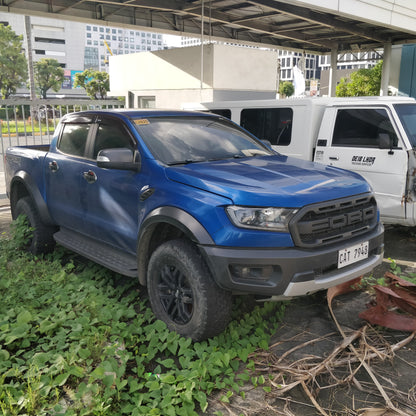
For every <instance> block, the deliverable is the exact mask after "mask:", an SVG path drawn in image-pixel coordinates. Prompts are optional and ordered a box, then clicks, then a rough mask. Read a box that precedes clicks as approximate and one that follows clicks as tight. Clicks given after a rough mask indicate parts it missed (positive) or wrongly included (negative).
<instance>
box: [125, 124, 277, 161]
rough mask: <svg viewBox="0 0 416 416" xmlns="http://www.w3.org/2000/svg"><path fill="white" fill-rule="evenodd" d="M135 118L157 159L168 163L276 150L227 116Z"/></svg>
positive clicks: (269, 153) (249, 154)
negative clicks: (240, 127) (236, 124)
mask: <svg viewBox="0 0 416 416" xmlns="http://www.w3.org/2000/svg"><path fill="white" fill-rule="evenodd" d="M133 121H134V123H135V126H136V129H137V131H138V132H139V134H140V136H141V137H142V139H143V141H144V142H145V144H146V146H147V147H148V148H149V150H150V151H151V152H152V154H153V156H154V157H155V159H158V160H160V161H161V162H163V163H166V164H168V165H174V164H183V163H192V162H205V161H208V160H220V159H229V158H240V157H253V156H264V155H273V154H275V153H274V152H273V151H272V150H270V149H269V148H267V147H266V146H263V144H262V143H260V142H258V141H256V140H255V139H254V138H252V137H251V136H249V135H248V134H247V133H245V132H244V131H243V130H241V129H239V128H238V127H237V126H235V125H233V124H232V123H230V122H228V121H226V120H223V119H218V118H211V117H149V118H146V119H144V118H141V119H135V120H133Z"/></svg>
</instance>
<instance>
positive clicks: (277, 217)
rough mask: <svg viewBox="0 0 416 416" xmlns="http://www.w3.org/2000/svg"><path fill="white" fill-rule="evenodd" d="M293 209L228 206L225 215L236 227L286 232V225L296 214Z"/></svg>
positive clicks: (295, 210)
mask: <svg viewBox="0 0 416 416" xmlns="http://www.w3.org/2000/svg"><path fill="white" fill-rule="evenodd" d="M297 211H298V210H297V209H293V208H273V207H269V208H256V207H239V206H235V205H230V206H228V207H227V213H228V216H229V217H230V219H231V221H232V223H233V224H234V225H236V226H237V227H243V228H254V229H258V230H270V231H282V232H288V231H289V229H288V224H289V221H290V220H291V219H292V217H293V215H295V213H296V212H297Z"/></svg>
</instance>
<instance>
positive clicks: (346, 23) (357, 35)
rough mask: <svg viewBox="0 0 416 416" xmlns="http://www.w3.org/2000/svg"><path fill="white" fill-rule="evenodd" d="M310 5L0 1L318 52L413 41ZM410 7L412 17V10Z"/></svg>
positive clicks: (10, 6) (413, 33) (74, 16)
mask: <svg viewBox="0 0 416 416" xmlns="http://www.w3.org/2000/svg"><path fill="white" fill-rule="evenodd" d="M312 3H314V2H310V4H308V2H306V1H290V2H289V1H277V0H253V1H252V0H248V1H247V0H246V1H242V0H0V11H6V12H12V13H20V14H29V15H38V16H39V15H40V16H44V17H55V18H60V19H67V20H77V21H85V22H90V23H96V24H100V25H103V24H108V25H112V26H123V27H134V28H136V29H137V28H139V27H140V29H141V30H152V31H156V32H161V33H170V34H176V35H182V36H191V37H200V36H204V38H207V39H208V38H209V39H211V40H222V41H224V40H225V41H228V42H233V43H245V44H247V43H250V44H257V45H259V44H260V45H264V46H265V47H275V48H279V49H290V50H302V51H307V52H313V53H318V54H326V53H328V52H330V51H331V50H334V49H335V50H337V51H338V52H343V51H360V50H361V51H364V50H371V49H376V48H382V47H383V45H385V44H386V43H391V44H405V43H415V42H416V26H415V29H413V30H412V29H409V25H407V29H406V28H403V27H399V25H398V24H395V25H393V24H386V23H385V22H384V23H383V22H381V21H380V22H377V21H376V20H374V19H369V18H359V17H358V16H353V15H352V14H346V13H337V12H336V11H335V10H334V12H333V13H330V12H328V9H326V10H324V9H323V8H319V7H318V8H317V7H314V6H313V5H312ZM336 3H338V2H336ZM356 3H359V2H356ZM384 3H385V4H386V3H389V2H384ZM392 4H393V3H392ZM392 7H393V6H392ZM403 9H404V8H403ZM380 10H381V11H383V10H382V9H381V8H380ZM384 11H385V10H384ZM412 11H414V12H415V16H416V9H415V10H412ZM404 14H405V12H404ZM404 14H403V16H404ZM415 18H416V17H415Z"/></svg>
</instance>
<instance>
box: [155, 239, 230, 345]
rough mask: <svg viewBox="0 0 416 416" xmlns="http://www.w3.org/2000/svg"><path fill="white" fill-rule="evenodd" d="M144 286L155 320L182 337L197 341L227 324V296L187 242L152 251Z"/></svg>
mask: <svg viewBox="0 0 416 416" xmlns="http://www.w3.org/2000/svg"><path fill="white" fill-rule="evenodd" d="M147 285H148V292H149V298H150V303H151V306H152V309H153V312H154V314H155V315H156V317H157V318H158V319H160V320H162V321H164V322H165V323H166V324H167V326H168V328H169V329H170V330H173V331H176V332H178V333H179V334H180V335H183V336H184V337H188V338H192V339H193V340H194V341H201V340H203V339H206V338H209V337H212V336H215V335H217V334H219V333H221V332H222V331H223V330H224V329H225V327H226V326H227V325H228V323H229V321H230V317H231V306H232V298H231V294H230V293H229V292H226V291H224V290H222V289H221V288H219V287H218V286H217V284H216V283H215V282H214V280H213V278H212V276H211V274H210V272H209V270H208V267H207V265H206V264H205V262H204V260H203V259H202V257H201V254H200V253H199V252H198V250H197V249H196V247H195V246H194V245H193V244H192V243H190V242H189V241H187V240H172V241H168V242H166V243H164V244H162V245H161V246H159V247H158V248H157V249H156V251H155V252H154V253H153V255H152V257H151V259H150V262H149V269H148V273H147Z"/></svg>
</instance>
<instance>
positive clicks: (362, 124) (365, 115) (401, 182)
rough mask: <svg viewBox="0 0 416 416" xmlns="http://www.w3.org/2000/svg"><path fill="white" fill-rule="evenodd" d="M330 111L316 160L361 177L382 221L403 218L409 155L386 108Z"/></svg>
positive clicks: (318, 143)
mask: <svg viewBox="0 0 416 416" xmlns="http://www.w3.org/2000/svg"><path fill="white" fill-rule="evenodd" d="M329 110H330V112H331V111H332V112H333V117H332V123H328V120H326V121H327V122H326V123H325V124H324V122H325V117H324V120H323V124H322V126H321V132H320V134H319V137H318V140H317V147H316V152H315V161H317V162H321V163H324V164H328V165H332V166H336V167H339V168H343V169H348V170H352V171H355V172H357V173H359V174H361V175H362V176H363V177H364V178H365V179H366V180H367V182H369V183H370V185H371V186H372V187H373V190H374V191H375V193H376V198H377V203H378V206H379V208H380V211H381V215H382V217H383V220H384V221H385V222H392V223H395V222H400V220H404V219H406V217H407V216H406V214H407V213H406V203H405V200H406V198H405V197H404V196H405V194H406V176H407V166H408V154H407V151H406V150H405V146H404V144H403V142H402V139H401V138H400V136H399V134H398V130H397V128H396V127H395V124H394V122H392V117H391V114H390V111H389V109H387V108H383V107H380V108H374V107H373V108H365V107H363V108H357V107H354V108H338V109H336V108H333V109H329ZM332 126H333V128H332ZM331 133H332V134H331ZM408 215H411V213H410V212H409V213H408Z"/></svg>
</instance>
